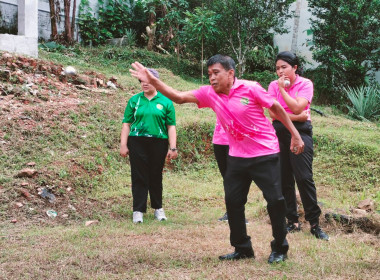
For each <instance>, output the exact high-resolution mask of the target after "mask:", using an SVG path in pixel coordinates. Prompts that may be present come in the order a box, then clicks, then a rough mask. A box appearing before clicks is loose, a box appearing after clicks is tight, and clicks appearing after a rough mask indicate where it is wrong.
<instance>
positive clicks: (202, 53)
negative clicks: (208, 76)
mask: <svg viewBox="0 0 380 280" xmlns="http://www.w3.org/2000/svg"><path fill="white" fill-rule="evenodd" d="M201 69H202V70H201V73H202V78H201V80H202V84H203V36H202V58H201Z"/></svg>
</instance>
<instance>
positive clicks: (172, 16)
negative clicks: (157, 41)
mask: <svg viewBox="0 0 380 280" xmlns="http://www.w3.org/2000/svg"><path fill="white" fill-rule="evenodd" d="M165 10H166V13H165V16H163V17H161V18H160V19H159V20H158V22H157V25H158V27H159V33H160V34H163V36H162V38H163V41H162V43H163V47H164V48H170V47H174V49H175V53H176V54H177V61H179V57H180V51H181V48H182V46H181V40H180V32H181V30H182V28H183V25H184V18H185V16H186V15H185V13H186V11H188V10H189V3H188V1H186V0H167V1H166V7H165Z"/></svg>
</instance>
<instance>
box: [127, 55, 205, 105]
mask: <svg viewBox="0 0 380 280" xmlns="http://www.w3.org/2000/svg"><path fill="white" fill-rule="evenodd" d="M132 67H133V69H129V72H130V73H131V75H132V76H133V77H135V78H137V79H139V80H140V81H143V82H146V83H148V84H151V85H152V86H154V87H155V88H156V89H157V90H158V91H159V92H161V93H162V94H163V95H165V96H166V97H167V98H169V99H170V100H172V101H174V102H175V103H178V104H182V103H197V104H198V99H197V98H196V97H195V96H194V93H193V91H182V92H181V91H178V90H176V89H174V88H172V87H169V86H168V85H167V84H165V83H164V82H162V81H161V80H159V79H157V78H156V77H154V76H153V75H152V73H150V72H149V71H148V69H146V68H145V67H144V65H142V64H141V63H139V62H137V61H136V62H134V63H132Z"/></svg>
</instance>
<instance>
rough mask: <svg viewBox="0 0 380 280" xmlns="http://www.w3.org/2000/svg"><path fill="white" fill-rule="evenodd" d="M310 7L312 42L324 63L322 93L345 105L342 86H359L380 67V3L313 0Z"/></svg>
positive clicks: (317, 57)
mask: <svg viewBox="0 0 380 280" xmlns="http://www.w3.org/2000/svg"><path fill="white" fill-rule="evenodd" d="M308 6H309V10H310V11H311V13H312V17H311V18H310V23H311V29H310V30H308V33H310V34H312V35H313V39H312V41H311V42H310V41H309V45H311V50H312V51H313V59H314V60H315V61H317V62H319V63H320V65H319V66H318V67H317V69H318V70H319V71H318V72H316V73H315V74H317V75H320V78H318V80H320V81H321V83H320V84H319V83H316V84H317V85H318V87H319V88H318V91H319V92H318V94H319V96H321V100H323V101H325V102H326V103H333V104H338V105H341V104H344V103H345V101H346V100H345V98H344V96H343V94H344V93H343V92H342V91H341V87H342V86H350V87H358V86H360V85H362V84H363V83H364V82H365V81H366V79H368V77H370V76H373V74H374V73H375V72H376V71H377V70H378V69H379V62H380V59H379V56H380V52H379V51H378V49H379V43H380V36H379V35H380V21H379V19H378V18H379V17H378V14H379V8H380V2H379V1H378V0H368V1H363V0H360V1H358V0H335V1H326V0H309V1H308ZM314 81H315V82H316V79H314Z"/></svg>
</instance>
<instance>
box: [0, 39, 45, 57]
mask: <svg viewBox="0 0 380 280" xmlns="http://www.w3.org/2000/svg"><path fill="white" fill-rule="evenodd" d="M0 50H3V51H8V52H14V53H19V54H26V55H30V56H34V57H38V42H37V38H33V37H25V36H17V35H10V34H0Z"/></svg>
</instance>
